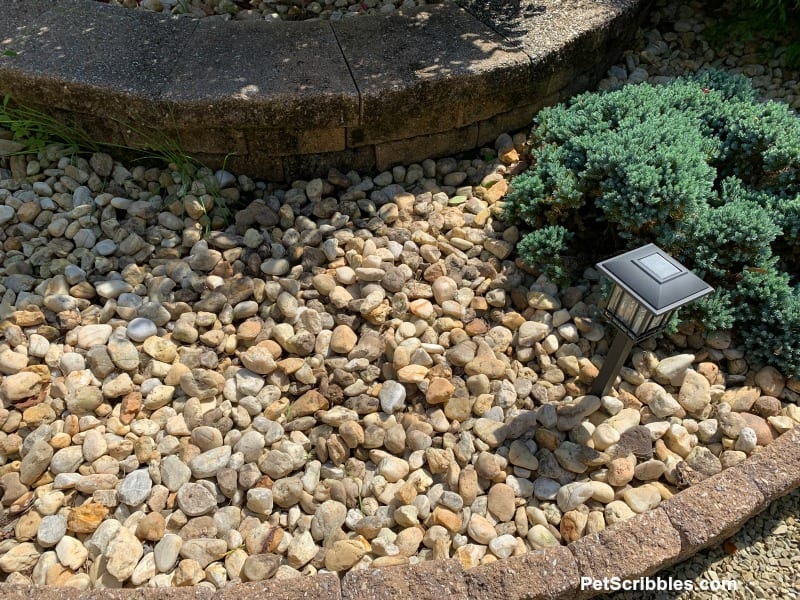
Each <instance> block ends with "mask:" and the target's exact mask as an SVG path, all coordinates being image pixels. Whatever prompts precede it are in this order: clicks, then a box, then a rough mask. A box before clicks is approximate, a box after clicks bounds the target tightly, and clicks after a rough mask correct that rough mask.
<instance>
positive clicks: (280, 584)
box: [0, 426, 800, 600]
mask: <svg viewBox="0 0 800 600" xmlns="http://www.w3.org/2000/svg"><path fill="white" fill-rule="evenodd" d="M797 487H800V426H797V427H795V428H794V429H792V430H791V431H787V432H786V433H784V434H783V435H781V436H780V437H779V438H778V439H777V440H775V441H774V442H772V443H771V444H770V445H769V446H767V447H765V448H764V449H762V450H761V451H760V452H759V453H757V454H754V455H752V456H750V457H749V458H748V459H747V460H745V461H744V462H743V463H741V464H739V465H736V466H734V467H731V468H729V469H726V470H725V471H723V472H722V473H719V474H718V475H715V476H713V477H710V478H708V479H706V480H705V481H702V482H700V483H698V484H696V485H694V486H692V487H690V488H688V489H686V490H683V491H682V492H680V493H678V494H676V495H675V496H673V497H672V498H670V499H669V500H665V501H664V502H662V503H661V505H660V506H659V507H658V508H656V509H655V510H652V511H650V512H648V513H644V514H641V515H636V516H635V517H632V518H630V519H628V520H626V521H622V522H619V523H616V524H614V525H612V526H610V527H608V528H607V529H605V530H603V531H601V532H599V533H595V534H592V535H588V536H586V537H583V538H581V539H579V540H577V541H575V542H573V543H571V544H569V545H568V546H558V547H555V548H550V549H548V550H539V551H534V552H529V553H528V554H525V555H522V556H517V557H513V558H508V559H505V560H501V561H497V562H495V563H492V564H489V565H484V566H480V567H476V568H474V569H470V570H468V571H465V570H463V569H462V568H461V564H460V563H459V562H458V561H457V560H455V559H450V560H445V561H429V562H424V563H420V564H417V565H413V566H406V567H388V568H383V569H367V570H360V571H351V572H349V573H347V574H346V575H345V576H344V577H343V578H342V579H341V580H339V578H338V577H337V576H335V575H329V574H326V575H319V576H317V577H301V578H296V579H289V580H282V581H274V580H273V581H266V582H258V583H243V584H233V585H229V586H227V587H225V588H223V589H221V590H219V591H216V592H211V591H207V590H204V589H200V588H142V589H136V590H130V589H129V590H92V591H88V592H84V591H78V590H74V589H69V588H43V587H26V586H14V585H6V584H0V597H2V598H3V599H4V600H29V599H30V598H37V599H39V600H167V599H169V600H247V599H249V598H253V599H256V598H271V599H272V600H301V599H312V598H313V599H315V600H442V599H444V598H453V599H456V598H458V599H461V598H470V599H472V600H486V599H489V598H491V599H494V598H502V599H503V600H523V599H524V600H559V599H562V600H571V599H573V598H579V599H582V598H591V597H592V596H596V595H598V594H600V593H602V592H595V591H592V590H583V591H582V590H581V588H580V581H581V577H592V578H595V579H602V578H604V577H609V578H610V577H620V578H624V579H635V578H638V577H644V576H647V575H652V574H654V573H655V572H656V571H658V570H660V569H662V568H665V567H668V566H670V565H673V564H675V563H677V562H680V561H682V560H685V559H687V558H689V557H690V556H692V555H693V554H695V553H697V552H698V551H700V550H702V549H704V548H707V547H708V546H712V545H714V544H718V543H720V542H722V541H723V540H725V539H726V538H728V537H730V536H731V535H732V534H733V533H734V532H736V531H737V530H738V529H739V528H740V527H741V526H742V525H743V524H744V523H745V522H746V521H747V520H748V519H750V518H752V517H753V516H755V515H756V514H758V513H759V512H761V511H762V510H764V509H765V508H766V507H767V506H769V504H770V503H771V502H772V501H773V500H775V499H777V498H779V497H780V496H783V495H785V494H788V493H789V492H791V491H793V490H794V489H796V488H797Z"/></svg>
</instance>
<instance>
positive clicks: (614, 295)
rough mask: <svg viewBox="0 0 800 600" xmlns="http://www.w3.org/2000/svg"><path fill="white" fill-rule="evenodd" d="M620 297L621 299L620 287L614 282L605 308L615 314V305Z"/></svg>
mask: <svg viewBox="0 0 800 600" xmlns="http://www.w3.org/2000/svg"><path fill="white" fill-rule="evenodd" d="M621 299H622V288H621V287H619V286H618V285H616V284H615V285H614V287H613V288H612V290H611V296H609V298H608V304H607V306H606V309H607V310H608V311H609V312H610V313H612V314H615V313H616V312H617V305H618V304H619V301H620V300H621Z"/></svg>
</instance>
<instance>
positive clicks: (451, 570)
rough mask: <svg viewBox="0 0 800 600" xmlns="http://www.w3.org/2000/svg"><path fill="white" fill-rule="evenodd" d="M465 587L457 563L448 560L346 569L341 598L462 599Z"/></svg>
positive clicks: (466, 591)
mask: <svg viewBox="0 0 800 600" xmlns="http://www.w3.org/2000/svg"><path fill="white" fill-rule="evenodd" d="M468 589H469V588H468V586H467V584H466V581H465V578H464V571H463V570H462V568H461V564H460V563H459V562H458V561H457V560H452V559H451V560H444V561H431V562H424V563H420V564H417V565H413V566H410V567H387V568H385V569H367V570H358V571H350V572H349V573H347V575H345V576H344V579H343V580H342V598H346V599H347V600H396V599H397V598H404V597H407V598H412V597H413V598H415V600H441V599H442V598H466V597H467V596H468V595H469V591H468Z"/></svg>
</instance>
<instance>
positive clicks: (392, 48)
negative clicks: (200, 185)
mask: <svg viewBox="0 0 800 600" xmlns="http://www.w3.org/2000/svg"><path fill="white" fill-rule="evenodd" d="M460 2H461V3H462V4H463V6H458V5H456V4H454V3H446V4H440V5H429V6H424V7H420V8H418V9H415V10H413V11H411V12H408V13H404V14H402V15H395V16H390V17H382V16H374V17H373V16H369V17H359V18H355V19H346V20H344V21H340V22H325V21H302V22H264V21H227V22H226V21H220V20H218V19H201V20H191V19H186V18H179V17H171V16H165V15H161V14H159V13H152V12H149V11H130V10H126V9H122V8H118V7H113V6H109V5H106V4H102V3H99V2H95V1H94V0H3V10H2V11H0V94H3V95H5V94H10V95H11V96H12V97H14V98H15V99H17V100H18V101H20V102H22V103H25V104H28V105H31V106H35V107H39V108H42V109H45V110H47V111H48V112H50V113H54V114H57V115H59V116H64V117H66V118H67V119H69V120H71V121H73V122H74V123H76V124H78V125H80V126H82V127H83V128H84V129H86V130H87V132H89V133H90V134H91V135H92V137H93V138H95V139H97V140H98V141H101V142H110V143H114V144H123V145H128V146H134V147H142V146H146V145H147V144H148V143H152V141H153V140H155V141H156V142H157V141H158V140H159V139H163V137H164V136H167V137H172V138H174V139H178V140H179V141H180V144H181V145H182V147H183V149H184V150H185V152H186V153H187V154H189V155H190V156H192V157H194V158H197V159H198V160H200V161H201V162H204V163H206V164H208V165H209V166H212V167H218V166H220V165H222V164H223V163H225V164H226V165H227V166H228V168H230V169H231V170H234V171H237V172H245V173H249V174H252V175H260V176H263V177H265V178H268V179H272V180H292V179H295V178H298V177H310V176H317V175H324V174H325V173H326V172H327V170H328V168H329V167H331V166H336V167H338V168H343V169H347V170H349V169H356V170H362V171H369V170H372V169H378V170H383V169H386V168H387V167H390V166H392V165H395V164H401V163H406V164H408V163H411V162H414V161H420V160H422V159H424V158H429V157H438V156H443V155H451V154H454V153H458V152H461V151H465V150H470V149H472V148H475V147H478V146H481V145H483V144H486V143H488V142H491V141H493V140H494V138H495V137H496V136H497V135H499V134H500V133H502V132H504V131H509V130H513V129H516V128H521V127H524V126H526V125H527V124H528V123H529V122H530V120H531V117H532V116H533V115H534V113H535V112H536V111H537V110H539V109H540V108H542V107H543V106H546V105H550V104H554V103H556V102H558V101H560V100H563V99H566V98H568V97H569V96H571V95H573V94H575V93H576V92H579V91H582V90H585V89H587V88H588V87H590V86H592V85H593V84H594V83H596V82H597V81H598V80H599V79H600V78H601V76H602V75H603V74H604V73H605V71H606V70H607V68H608V67H609V66H610V65H611V64H612V63H613V62H614V61H615V60H616V59H617V58H618V57H619V55H620V54H621V52H622V49H623V48H625V47H626V46H627V45H628V43H629V41H630V39H631V36H632V35H633V33H634V32H635V30H636V27H637V25H638V23H639V20H640V18H641V17H642V15H643V13H644V11H645V10H646V8H647V7H648V6H649V3H650V0H604V1H602V2H598V1H595V0H574V1H570V2H559V1H557V0H539V1H536V2H533V1H531V0H522V1H521V2H519V3H517V4H515V3H513V2H506V1H505V0H460Z"/></svg>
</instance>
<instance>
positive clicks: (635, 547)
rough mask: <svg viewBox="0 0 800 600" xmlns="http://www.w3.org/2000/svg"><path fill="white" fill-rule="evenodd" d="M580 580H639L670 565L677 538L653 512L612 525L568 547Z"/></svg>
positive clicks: (678, 546) (660, 515)
mask: <svg viewBox="0 0 800 600" xmlns="http://www.w3.org/2000/svg"><path fill="white" fill-rule="evenodd" d="M569 548H570V550H572V553H573V554H574V555H575V559H576V560H577V563H578V570H579V571H580V573H581V575H582V576H584V577H593V578H594V579H603V578H604V577H614V576H617V577H622V578H624V579H628V578H635V577H642V576H647V575H651V574H652V573H655V572H656V571H658V570H659V569H660V568H662V567H664V566H667V565H669V564H672V563H673V562H674V561H675V559H677V557H678V555H679V554H680V552H681V538H680V535H679V534H678V532H677V531H676V530H675V529H674V528H673V527H672V524H671V523H670V520H669V518H668V517H667V515H666V513H665V512H664V511H663V510H662V509H660V508H657V509H655V510H653V511H650V512H648V513H645V514H642V515H638V516H636V517H633V518H631V519H627V520H625V521H620V522H619V523H615V524H614V525H613V526H611V527H608V528H607V529H604V530H602V531H600V532H598V533H594V534H591V535H587V536H585V537H582V538H581V539H579V540H577V541H575V542H573V543H571V544H570V545H569Z"/></svg>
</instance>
